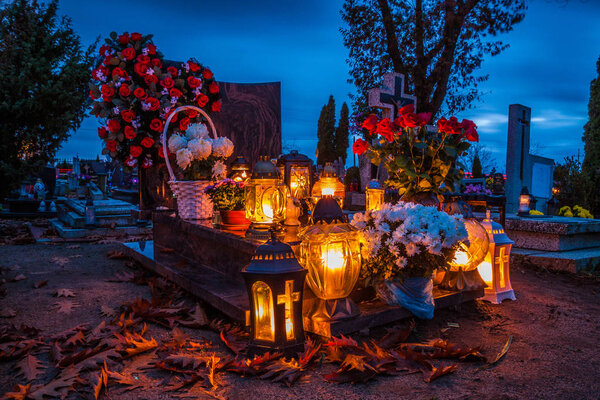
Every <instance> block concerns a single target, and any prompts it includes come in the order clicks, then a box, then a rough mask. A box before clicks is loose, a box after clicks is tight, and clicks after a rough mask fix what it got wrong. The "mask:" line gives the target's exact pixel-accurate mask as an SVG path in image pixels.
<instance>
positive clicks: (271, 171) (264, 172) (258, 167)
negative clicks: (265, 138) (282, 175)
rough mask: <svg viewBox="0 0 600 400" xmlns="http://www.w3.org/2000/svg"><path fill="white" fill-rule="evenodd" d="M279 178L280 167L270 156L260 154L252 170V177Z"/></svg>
mask: <svg viewBox="0 0 600 400" xmlns="http://www.w3.org/2000/svg"><path fill="white" fill-rule="evenodd" d="M265 178H279V169H277V167H276V166H275V165H273V163H272V162H271V161H269V157H267V156H260V157H259V159H258V161H257V162H256V164H255V165H254V170H253V171H252V179H265Z"/></svg>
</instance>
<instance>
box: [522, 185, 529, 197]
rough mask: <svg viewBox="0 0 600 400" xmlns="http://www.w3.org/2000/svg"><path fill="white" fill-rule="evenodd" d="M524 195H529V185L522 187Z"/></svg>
mask: <svg viewBox="0 0 600 400" xmlns="http://www.w3.org/2000/svg"><path fill="white" fill-rule="evenodd" d="M523 195H527V196H529V190H527V186H523V187H522V188H521V196H523Z"/></svg>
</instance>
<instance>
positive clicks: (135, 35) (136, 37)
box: [131, 32, 142, 42]
mask: <svg viewBox="0 0 600 400" xmlns="http://www.w3.org/2000/svg"><path fill="white" fill-rule="evenodd" d="M131 40H133V41H134V42H138V41H140V40H142V34H141V33H137V32H133V33H132V34H131Z"/></svg>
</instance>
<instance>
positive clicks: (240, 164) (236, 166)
mask: <svg viewBox="0 0 600 400" xmlns="http://www.w3.org/2000/svg"><path fill="white" fill-rule="evenodd" d="M231 179H232V180H233V181H234V182H248V179H250V165H249V164H248V161H246V159H245V158H244V157H241V156H240V157H238V158H236V159H235V161H234V162H233V163H232V164H231Z"/></svg>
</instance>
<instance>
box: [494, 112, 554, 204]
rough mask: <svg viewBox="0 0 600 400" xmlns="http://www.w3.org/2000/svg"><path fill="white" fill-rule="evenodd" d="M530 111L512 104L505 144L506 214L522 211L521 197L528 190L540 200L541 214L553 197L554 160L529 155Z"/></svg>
mask: <svg viewBox="0 0 600 400" xmlns="http://www.w3.org/2000/svg"><path fill="white" fill-rule="evenodd" d="M530 125H531V108H529V107H526V106H523V105H520V104H511V105H510V106H509V108H508V139H507V143H506V146H507V147H506V183H505V185H504V192H505V194H506V212H507V213H515V212H517V210H518V209H519V195H520V194H521V189H522V188H523V187H526V188H527V190H528V191H529V193H531V194H533V196H534V197H536V198H538V203H537V209H538V211H542V212H546V201H547V200H548V199H550V198H551V197H552V175H553V172H554V160H552V159H550V158H546V157H539V156H533V155H531V154H529V146H530V128H531V126H530Z"/></svg>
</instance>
